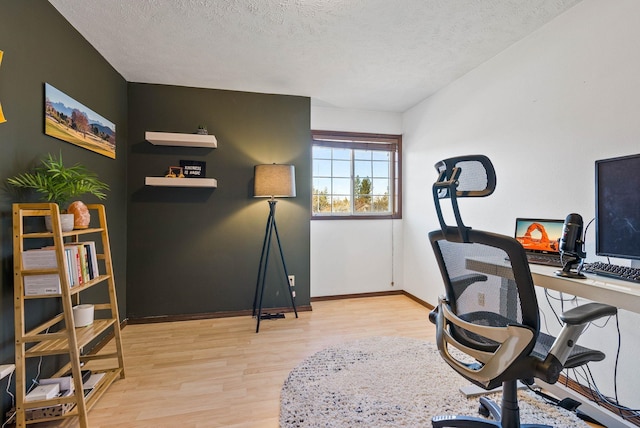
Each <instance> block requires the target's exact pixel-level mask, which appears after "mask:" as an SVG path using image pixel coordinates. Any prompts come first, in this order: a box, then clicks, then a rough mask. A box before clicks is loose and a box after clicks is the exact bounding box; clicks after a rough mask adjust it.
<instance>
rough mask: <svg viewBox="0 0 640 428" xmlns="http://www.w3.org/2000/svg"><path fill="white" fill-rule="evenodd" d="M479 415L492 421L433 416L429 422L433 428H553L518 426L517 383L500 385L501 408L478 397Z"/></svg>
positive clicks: (532, 425) (530, 425) (509, 382)
mask: <svg viewBox="0 0 640 428" xmlns="http://www.w3.org/2000/svg"><path fill="white" fill-rule="evenodd" d="M479 412H480V414H482V415H484V416H491V417H492V418H493V420H489V419H482V418H476V417H473V416H454V415H446V416H435V417H434V418H433V419H432V420H431V424H432V426H433V427H434V428H436V427H437V428H440V427H459V428H481V427H487V428H489V427H491V428H496V427H499V428H506V427H521V428H553V427H552V426H551V425H541V424H522V425H521V424H520V409H519V407H518V386H517V381H508V382H504V383H503V384H502V406H499V405H498V404H497V403H496V402H495V401H492V400H490V399H488V398H487V397H480V409H479Z"/></svg>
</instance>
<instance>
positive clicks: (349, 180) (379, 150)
mask: <svg viewBox="0 0 640 428" xmlns="http://www.w3.org/2000/svg"><path fill="white" fill-rule="evenodd" d="M311 134H312V138H313V151H312V152H313V155H312V156H313V189H312V201H313V207H312V210H311V213H312V217H313V218H314V219H344V218H349V219H352V218H401V210H400V207H401V205H402V204H401V198H400V196H401V189H402V186H401V171H402V170H401V162H400V159H401V145H402V144H401V143H402V136H401V135H381V134H360V133H351V132H333V131H312V133H311Z"/></svg>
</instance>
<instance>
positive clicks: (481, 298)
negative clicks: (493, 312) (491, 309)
mask: <svg viewBox="0 0 640 428" xmlns="http://www.w3.org/2000/svg"><path fill="white" fill-rule="evenodd" d="M478 305H479V306H484V293H478Z"/></svg>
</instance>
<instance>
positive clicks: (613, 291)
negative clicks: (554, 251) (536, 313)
mask: <svg viewBox="0 0 640 428" xmlns="http://www.w3.org/2000/svg"><path fill="white" fill-rule="evenodd" d="M466 266H467V268H468V269H471V270H475V271H477V272H482V273H486V274H490V275H498V276H502V277H503V278H507V279H513V277H512V276H511V275H512V273H511V269H510V267H509V262H507V261H505V260H502V259H497V258H493V257H484V258H483V257H477V258H472V259H467V263H466ZM505 268H506V269H505ZM529 269H530V270H531V277H532V278H533V283H534V284H535V285H537V286H538V287H543V288H547V289H549V290H555V291H561V292H563V293H567V294H571V295H573V296H579V297H583V298H585V299H588V300H591V301H594V302H600V303H606V304H607V305H611V306H615V307H617V308H620V309H626V310H628V311H631V312H635V313H637V314H640V284H636V283H633V282H629V281H622V280H620V279H614V278H606V277H602V276H598V275H592V274H585V275H586V276H587V278H586V279H577V278H566V277H561V276H556V275H555V271H557V270H558V269H559V268H557V267H552V266H543V265H534V264H531V265H529ZM510 276H511V277H510Z"/></svg>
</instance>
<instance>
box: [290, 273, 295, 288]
mask: <svg viewBox="0 0 640 428" xmlns="http://www.w3.org/2000/svg"><path fill="white" fill-rule="evenodd" d="M295 286H296V276H295V275H289V287H295Z"/></svg>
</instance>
